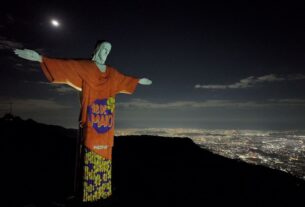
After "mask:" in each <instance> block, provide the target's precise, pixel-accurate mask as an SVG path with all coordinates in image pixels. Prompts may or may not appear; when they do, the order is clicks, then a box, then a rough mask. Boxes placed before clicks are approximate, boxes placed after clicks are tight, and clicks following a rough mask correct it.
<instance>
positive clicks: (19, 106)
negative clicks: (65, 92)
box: [0, 97, 71, 113]
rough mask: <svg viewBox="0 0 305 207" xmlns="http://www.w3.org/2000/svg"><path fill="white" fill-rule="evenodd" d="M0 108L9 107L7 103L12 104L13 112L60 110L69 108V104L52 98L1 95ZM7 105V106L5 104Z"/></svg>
mask: <svg viewBox="0 0 305 207" xmlns="http://www.w3.org/2000/svg"><path fill="white" fill-rule="evenodd" d="M0 100H5V101H1V102H0V103H1V109H2V110H4V109H6V108H7V109H9V103H10V102H11V103H12V104H13V111H15V112H18V113H19V112H33V111H41V110H60V109H68V108H71V106H69V105H63V104H60V103H57V102H56V101H54V100H52V99H31V98H25V99H22V98H4V97H1V98H0ZM5 105H7V106H5Z"/></svg>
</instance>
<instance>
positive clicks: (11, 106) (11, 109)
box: [9, 102, 13, 114]
mask: <svg viewBox="0 0 305 207" xmlns="http://www.w3.org/2000/svg"><path fill="white" fill-rule="evenodd" d="M9 104H10V114H13V102H9Z"/></svg>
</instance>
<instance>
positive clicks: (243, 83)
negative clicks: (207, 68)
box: [195, 74, 305, 89]
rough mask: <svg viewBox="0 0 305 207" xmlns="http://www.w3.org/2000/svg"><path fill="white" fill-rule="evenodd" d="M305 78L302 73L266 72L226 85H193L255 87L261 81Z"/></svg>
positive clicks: (215, 87)
mask: <svg viewBox="0 0 305 207" xmlns="http://www.w3.org/2000/svg"><path fill="white" fill-rule="evenodd" d="M303 79H305V75H304V74H290V75H286V76H279V75H276V74H268V75H264V76H260V77H255V76H249V77H247V78H244V79H241V80H240V81H239V82H236V83H233V84H227V85H200V84H197V85H195V88H197V89H239V88H250V87H255V86H256V85H258V84H261V83H271V82H281V81H293V80H303Z"/></svg>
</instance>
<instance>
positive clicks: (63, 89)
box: [23, 80, 76, 94]
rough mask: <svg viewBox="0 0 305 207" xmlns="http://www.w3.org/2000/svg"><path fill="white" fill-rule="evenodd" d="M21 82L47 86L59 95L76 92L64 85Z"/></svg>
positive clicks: (43, 82)
mask: <svg viewBox="0 0 305 207" xmlns="http://www.w3.org/2000/svg"><path fill="white" fill-rule="evenodd" d="M23 82H24V83H34V84H41V85H47V86H50V87H51V89H52V90H53V91H55V92H57V93H60V94H66V93H75V92H76V90H75V89H74V88H72V87H71V86H67V85H64V84H54V83H50V82H46V81H27V80H25V81H23Z"/></svg>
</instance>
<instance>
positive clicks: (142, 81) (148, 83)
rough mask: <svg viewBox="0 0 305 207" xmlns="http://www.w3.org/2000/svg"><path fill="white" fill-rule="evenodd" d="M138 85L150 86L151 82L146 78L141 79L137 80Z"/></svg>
mask: <svg viewBox="0 0 305 207" xmlns="http://www.w3.org/2000/svg"><path fill="white" fill-rule="evenodd" d="M139 83H140V84H142V85H151V84H152V81H151V80H149V79H147V78H141V79H140V80H139Z"/></svg>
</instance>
